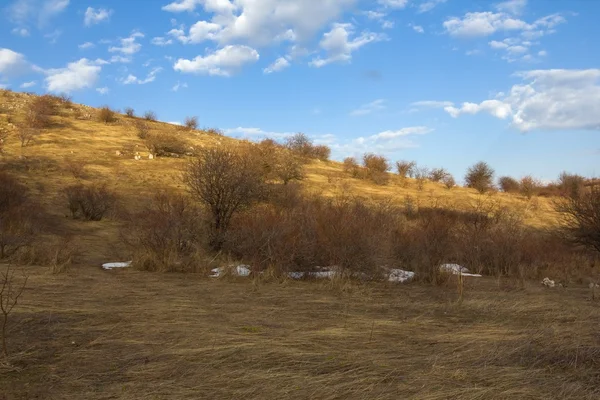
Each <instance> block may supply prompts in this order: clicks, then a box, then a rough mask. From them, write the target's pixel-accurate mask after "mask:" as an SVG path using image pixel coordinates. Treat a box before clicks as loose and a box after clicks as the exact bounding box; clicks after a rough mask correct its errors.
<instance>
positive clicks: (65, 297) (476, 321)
mask: <svg viewBox="0 0 600 400" xmlns="http://www.w3.org/2000/svg"><path fill="white" fill-rule="evenodd" d="M28 100H29V96H28V95H24V94H17V93H12V92H7V91H0V129H6V130H7V131H10V130H11V123H12V122H11V121H13V122H14V120H15V119H18V118H19V117H18V111H19V109H20V107H22V106H23V104H25V103H26V102H27V101H28ZM74 107H75V108H76V109H79V115H76V113H75V111H73V110H62V111H61V115H59V116H56V117H54V126H53V127H52V128H51V129H47V130H44V132H43V133H42V135H41V136H40V137H39V138H38V139H37V140H36V141H35V142H34V143H32V144H31V145H29V146H26V147H23V148H21V147H20V143H19V142H18V140H16V139H14V137H9V138H8V139H7V145H6V147H5V154H4V155H0V165H2V166H3V168H7V169H8V170H9V171H10V172H11V173H13V174H15V175H17V176H18V177H19V178H21V179H20V180H21V181H22V182H24V183H25V184H26V185H27V186H28V187H29V188H30V190H31V192H32V194H33V195H34V196H37V197H38V198H39V199H40V201H41V202H42V203H43V205H44V206H45V208H46V209H47V211H48V212H49V213H50V214H51V215H52V216H54V217H60V221H61V222H60V224H59V226H58V227H57V228H56V229H57V232H53V233H56V234H57V235H64V234H69V235H72V236H74V238H75V242H76V245H77V252H78V257H77V259H76V263H75V264H74V265H73V266H72V267H71V268H70V270H69V271H68V272H66V273H62V274H52V273H51V270H50V269H49V268H46V267H37V266H27V267H24V270H25V271H26V273H27V274H28V275H29V281H28V284H27V287H26V289H25V292H24V293H23V297H22V299H21V302H20V304H19V306H18V307H17V308H15V311H14V313H13V314H12V315H11V319H10V322H9V328H8V345H9V351H10V352H11V354H10V364H1V363H0V400H13V399H126V400H127V399H239V398H244V399H426V400H433V399H550V398H552V399H599V398H600V335H599V333H598V326H599V324H600V310H599V308H598V307H599V303H598V301H591V293H590V290H589V289H588V288H587V286H584V285H583V284H574V285H569V286H568V287H566V288H554V289H544V288H543V287H541V286H540V284H539V282H529V283H527V284H526V286H525V288H524V289H516V286H517V285H515V284H514V282H512V281H508V280H507V281H504V280H503V281H498V280H496V279H494V278H483V279H478V280H469V281H468V282H467V286H466V289H465V294H464V301H463V302H462V303H459V302H458V301H457V290H456V286H455V285H454V284H453V282H452V281H450V282H448V283H447V284H446V285H444V286H441V287H432V286H426V285H418V284H408V285H392V284H382V283H369V284H361V283H357V282H338V281H333V282H332V281H326V282H296V281H290V280H274V279H273V280H268V279H267V280H264V281H262V280H259V279H253V278H247V279H231V278H226V279H216V280H210V279H209V278H206V277H205V276H203V275H201V274H158V273H147V272H140V271H135V270H121V271H103V270H101V269H100V264H101V263H103V262H108V261H123V260H124V259H123V257H126V256H127V253H126V251H125V249H124V248H123V245H122V243H121V240H120V239H119V236H118V232H119V223H118V222H117V221H114V220H110V219H107V220H103V221H100V222H82V221H75V220H72V219H70V218H65V216H66V215H67V214H68V209H67V207H66V204H65V201H64V199H63V198H62V196H61V194H60V191H61V190H62V189H63V188H64V187H66V186H68V185H70V184H73V183H75V182H76V179H75V178H74V177H73V175H72V174H71V172H69V171H68V168H67V163H68V161H69V160H70V159H75V160H83V161H84V162H85V163H86V167H85V176H84V177H83V181H85V182H106V183H107V184H108V185H109V186H110V187H112V188H114V189H115V190H116V191H117V193H118V194H119V195H120V198H121V202H123V205H124V206H126V207H135V206H136V205H137V204H140V203H141V202H143V201H144V200H145V199H147V198H148V197H149V196H150V195H151V194H152V193H154V192H155V191H156V189H157V188H161V187H171V188H174V189H177V190H181V191H183V190H184V185H183V183H181V179H180V175H181V170H182V168H183V166H184V165H185V162H186V161H185V160H184V159H174V158H159V159H154V160H149V159H148V158H147V154H148V153H147V151H146V150H145V148H144V146H143V142H142V140H140V139H138V138H137V136H136V133H135V129H134V127H133V126H132V123H131V119H129V118H126V117H124V116H119V121H118V122H116V123H113V124H108V125H105V124H103V123H100V122H97V121H96V120H95V110H93V109H91V108H86V107H83V106H78V105H75V106H74ZM150 124H151V126H152V130H154V131H159V130H161V131H173V132H177V134H178V135H183V136H185V138H186V140H187V141H188V143H189V145H190V146H193V147H196V148H197V147H201V146H237V145H240V144H241V143H240V142H239V141H236V140H234V139H231V138H227V137H221V136H217V135H211V134H208V133H206V132H204V131H194V132H189V131H183V130H181V129H179V128H178V127H176V126H173V125H169V124H166V123H160V122H152V123H150ZM124 147H129V148H133V149H135V151H139V152H140V154H141V155H142V160H140V161H136V160H134V159H133V157H124V156H118V155H116V152H117V151H121V150H122V149H123V148H124ZM306 175H307V176H306V179H305V180H304V181H303V184H302V185H303V188H304V190H305V191H307V192H310V193H315V194H323V195H334V194H340V193H346V194H351V195H356V196H361V197H365V198H367V199H372V200H375V201H378V200H391V201H393V202H399V203H402V202H404V201H405V198H406V196H407V195H408V196H412V198H414V199H415V201H416V202H417V204H419V205H421V206H427V205H432V204H444V205H447V206H449V207H456V208H468V207H471V206H472V205H473V203H475V202H477V201H478V198H479V195H478V194H476V193H475V191H473V190H471V189H465V188H460V187H458V188H454V189H452V190H447V189H445V188H443V187H442V185H438V184H434V183H427V184H426V186H425V188H424V190H422V191H419V190H417V187H416V185H415V183H414V182H409V184H408V186H407V187H404V186H403V185H402V184H401V182H400V181H399V180H398V179H397V178H396V177H392V179H391V181H390V184H389V185H387V186H376V185H374V184H372V183H369V182H368V181H365V180H357V179H353V178H351V177H350V176H348V175H347V174H345V173H344V172H343V169H342V166H341V164H340V163H337V162H312V163H311V164H309V165H307V167H306ZM491 197H492V199H493V200H494V201H497V202H498V203H499V204H501V205H505V206H507V207H509V208H511V209H513V210H515V211H518V212H520V213H522V214H523V216H524V218H525V221H526V223H528V224H529V225H531V226H534V227H541V228H543V227H551V226H553V225H555V223H556V216H555V215H554V213H553V211H552V207H551V200H549V199H546V198H534V199H533V200H527V199H525V198H523V197H520V196H515V195H508V194H503V193H495V194H493V195H492V196H491ZM57 220H58V219H57ZM0 267H3V266H1V265H0Z"/></svg>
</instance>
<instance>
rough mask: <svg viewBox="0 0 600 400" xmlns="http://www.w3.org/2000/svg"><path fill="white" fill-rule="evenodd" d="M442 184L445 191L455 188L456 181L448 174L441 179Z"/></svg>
mask: <svg viewBox="0 0 600 400" xmlns="http://www.w3.org/2000/svg"><path fill="white" fill-rule="evenodd" d="M442 183H443V184H444V186H445V187H446V189H452V188H453V187H455V186H456V181H455V180H454V177H453V176H452V175H450V173H448V174H446V176H444V178H442Z"/></svg>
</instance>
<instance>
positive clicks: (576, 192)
mask: <svg viewBox="0 0 600 400" xmlns="http://www.w3.org/2000/svg"><path fill="white" fill-rule="evenodd" d="M558 188H559V189H560V194H561V195H562V196H567V197H573V198H577V197H579V196H580V195H581V193H583V191H584V188H585V178H584V177H583V176H581V175H577V174H570V173H568V172H562V173H561V174H560V176H559V177H558Z"/></svg>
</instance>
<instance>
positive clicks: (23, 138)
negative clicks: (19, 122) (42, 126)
mask: <svg viewBox="0 0 600 400" xmlns="http://www.w3.org/2000/svg"><path fill="white" fill-rule="evenodd" d="M39 136H40V130H39V129H37V128H30V127H26V126H20V127H19V128H18V129H17V137H18V138H19V141H20V142H21V147H26V146H29V144H30V143H31V142H32V141H34V140H35V139H36V138H37V137H39Z"/></svg>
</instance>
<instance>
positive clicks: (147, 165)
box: [0, 90, 556, 261]
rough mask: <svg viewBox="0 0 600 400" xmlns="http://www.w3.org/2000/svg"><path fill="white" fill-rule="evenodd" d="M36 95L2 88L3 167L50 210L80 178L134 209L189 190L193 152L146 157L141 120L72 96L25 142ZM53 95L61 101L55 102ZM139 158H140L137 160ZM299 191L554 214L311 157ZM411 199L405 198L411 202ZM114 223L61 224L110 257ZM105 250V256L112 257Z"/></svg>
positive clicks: (164, 129) (61, 205)
mask: <svg viewBox="0 0 600 400" xmlns="http://www.w3.org/2000/svg"><path fill="white" fill-rule="evenodd" d="M35 99H36V96H34V95H30V94H26V93H16V92H11V91H6V90H1V91H0V132H4V134H5V135H6V134H8V137H7V138H6V139H5V144H4V152H3V154H2V155H0V165H1V166H2V168H3V169H4V170H6V171H9V172H11V173H13V174H15V175H16V176H18V177H19V179H20V180H21V181H22V182H24V183H25V184H26V185H27V186H28V187H29V189H30V191H31V193H32V194H33V195H34V196H36V197H37V198H39V199H40V201H41V202H42V203H43V205H44V206H45V207H46V209H47V210H48V212H50V213H51V214H52V215H61V216H62V215H66V214H68V209H67V206H66V202H65V200H64V196H63V194H62V191H63V190H64V188H65V187H67V186H69V185H72V184H74V183H75V182H78V181H81V182H84V183H94V182H98V183H106V184H107V185H108V186H109V187H111V188H112V189H114V190H115V191H116V192H117V194H118V195H119V198H120V201H121V204H122V205H123V206H125V207H130V208H135V207H136V206H137V205H139V204H144V202H145V199H147V198H148V197H149V196H151V195H152V194H153V193H155V192H156V190H157V189H160V188H166V187H169V188H172V189H175V190H180V191H184V190H185V186H184V184H183V183H182V180H181V172H182V169H183V167H184V166H185V165H186V162H187V159H188V158H189V157H186V156H183V157H181V158H173V157H156V158H154V159H149V155H150V153H149V151H148V149H147V147H146V145H145V142H144V140H142V139H140V138H139V137H138V134H137V129H136V124H137V123H138V121H140V120H141V118H131V117H127V116H125V115H121V114H117V115H116V119H115V120H114V121H113V122H110V123H103V122H100V120H99V119H98V115H99V110H97V109H94V108H91V107H88V106H85V105H79V104H73V103H71V102H70V101H58V102H57V108H56V110H54V112H53V114H55V115H53V116H52V117H51V122H50V125H49V126H48V127H47V128H44V129H41V131H40V132H41V133H40V134H39V136H37V137H35V138H34V139H33V140H32V141H31V142H30V143H29V144H27V145H25V146H21V141H20V140H19V137H18V134H17V129H16V125H17V124H18V123H19V122H22V121H21V120H22V119H23V118H24V117H23V115H24V112H25V110H26V109H27V108H28V105H29V104H30V103H31V102H32V101H34V100H35ZM55 100H56V99H55ZM145 123H146V124H147V126H148V128H149V130H150V133H155V134H156V133H161V134H167V135H172V136H175V137H177V138H179V139H180V140H181V141H183V142H184V143H185V145H186V146H187V148H188V149H189V151H190V152H193V151H194V150H195V149H199V148H207V147H215V146H220V147H223V148H235V147H240V146H250V145H252V144H251V143H250V142H248V141H243V140H237V139H233V138H229V137H226V136H221V135H218V134H215V133H214V131H204V130H186V129H182V127H181V126H177V125H172V124H168V123H164V122H158V121H145ZM136 155H138V157H137V158H139V159H135V158H136ZM304 168H305V179H304V180H303V181H302V190H304V191H305V192H306V193H310V194H316V195H324V196H333V195H337V194H342V193H344V194H346V195H352V196H358V197H361V198H364V199H367V200H369V201H384V200H386V201H392V202H393V203H396V204H399V205H403V204H405V203H406V202H407V201H410V202H411V204H413V205H415V206H417V207H431V206H433V205H436V206H441V207H445V208H452V209H458V210H469V209H472V208H473V207H476V204H477V203H478V202H479V201H481V199H482V197H485V198H486V199H487V200H486V201H493V202H495V203H497V204H498V205H500V206H503V207H507V208H508V209H510V210H512V211H513V212H516V213H519V214H520V215H521V216H522V217H523V218H524V221H525V222H526V223H527V224H528V225H530V226H533V227H551V226H553V225H554V224H555V223H556V216H555V213H554V212H553V209H552V204H551V200H550V199H548V198H542V197H534V198H532V199H530V200H528V199H526V198H525V197H522V196H519V195H513V194H506V193H493V194H491V195H480V194H478V193H477V192H476V191H475V190H474V189H468V188H463V187H455V188H452V189H450V190H449V189H446V188H445V187H444V186H443V185H442V184H441V183H433V182H426V183H425V185H424V187H422V188H421V189H419V188H418V185H417V184H416V182H415V181H414V180H411V179H408V180H402V179H400V177H399V176H398V175H395V174H390V181H389V183H388V184H386V185H376V184H374V183H372V182H371V181H369V180H364V179H356V178H353V177H351V176H350V175H349V174H348V173H345V172H344V170H343V166H342V164H341V163H339V162H335V161H318V160H313V161H311V162H309V163H308V164H307V165H306V166H305V167H304ZM407 199H408V200H407ZM117 225H118V224H116V223H115V222H113V221H103V222H100V223H90V224H78V223H73V221H70V220H67V219H65V220H64V221H63V228H62V229H64V230H65V231H70V232H71V233H72V234H75V235H77V236H78V238H79V240H80V241H81V242H82V244H83V246H82V247H83V248H84V249H85V253H86V254H87V256H88V257H90V260H93V261H97V260H101V259H106V258H107V257H110V255H111V254H110V252H114V251H115V250H116V249H119V246H116V247H115V246H114V243H113V242H115V241H116V242H117V244H118V240H116V239H115V238H116V228H117ZM107 253H108V254H107Z"/></svg>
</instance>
